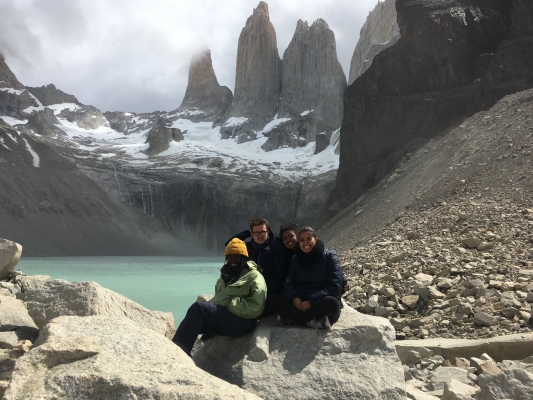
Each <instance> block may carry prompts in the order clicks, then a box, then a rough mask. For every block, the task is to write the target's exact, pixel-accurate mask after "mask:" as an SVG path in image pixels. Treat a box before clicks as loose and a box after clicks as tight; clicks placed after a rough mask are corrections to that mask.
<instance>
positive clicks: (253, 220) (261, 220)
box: [250, 218, 268, 230]
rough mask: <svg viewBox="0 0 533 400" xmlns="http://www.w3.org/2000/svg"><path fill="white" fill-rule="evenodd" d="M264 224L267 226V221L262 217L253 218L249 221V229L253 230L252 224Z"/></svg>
mask: <svg viewBox="0 0 533 400" xmlns="http://www.w3.org/2000/svg"><path fill="white" fill-rule="evenodd" d="M257 225H266V227H267V228H268V221H267V220H266V219H264V218H254V219H252V220H251V221H250V230H253V228H254V226H257Z"/></svg>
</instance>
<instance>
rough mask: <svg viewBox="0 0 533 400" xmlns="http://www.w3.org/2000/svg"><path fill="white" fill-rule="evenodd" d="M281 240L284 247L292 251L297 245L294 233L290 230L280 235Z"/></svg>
mask: <svg viewBox="0 0 533 400" xmlns="http://www.w3.org/2000/svg"><path fill="white" fill-rule="evenodd" d="M281 240H282V241H283V244H284V245H285V247H286V248H288V249H294V248H295V247H296V245H297V244H298V238H297V237H296V232H294V231H293V230H292V229H287V230H286V231H285V232H283V233H282V234H281Z"/></svg>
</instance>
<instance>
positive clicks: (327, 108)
mask: <svg viewBox="0 0 533 400" xmlns="http://www.w3.org/2000/svg"><path fill="white" fill-rule="evenodd" d="M282 77H283V78H282V91H281V99H280V104H279V112H278V117H279V118H296V119H298V118H300V117H301V116H302V114H303V115H306V116H307V119H309V120H310V121H309V122H310V123H309V125H310V129H308V130H307V132H305V133H306V135H305V136H304V134H302V133H304V132H302V131H301V130H300V132H297V131H296V130H295V131H294V133H298V134H299V135H298V136H302V137H304V138H305V139H306V140H307V141H308V142H309V141H315V137H316V134H317V133H320V132H325V131H333V130H335V129H338V128H339V127H340V126H341V123H342V116H343V96H344V91H345V90H346V77H345V75H344V72H343V70H342V67H341V65H340V63H339V61H338V59H337V49H336V44H335V34H334V33H333V31H332V30H331V29H329V26H328V24H327V23H326V22H325V21H324V20H322V19H318V20H316V21H315V22H313V24H312V25H311V26H309V25H308V24H307V22H303V21H302V20H299V21H298V23H297V24H296V30H295V32H294V36H293V38H292V40H291V42H290V43H289V46H288V47H287V49H286V50H285V53H284V54H283V70H282Z"/></svg>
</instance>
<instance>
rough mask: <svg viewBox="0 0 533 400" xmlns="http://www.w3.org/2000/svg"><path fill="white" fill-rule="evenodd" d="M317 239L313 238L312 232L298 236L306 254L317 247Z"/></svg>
mask: <svg viewBox="0 0 533 400" xmlns="http://www.w3.org/2000/svg"><path fill="white" fill-rule="evenodd" d="M317 240H318V239H317V238H316V237H314V236H313V234H312V233H311V232H308V231H304V232H301V233H300V235H299V236H298V243H300V249H302V251H303V252H304V253H309V252H310V251H311V250H313V248H314V247H315V245H316V242H317Z"/></svg>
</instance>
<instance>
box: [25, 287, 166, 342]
mask: <svg viewBox="0 0 533 400" xmlns="http://www.w3.org/2000/svg"><path fill="white" fill-rule="evenodd" d="M25 299H26V304H27V305H28V312H29V314H30V316H31V317H32V318H33V320H34V321H35V323H36V324H37V326H38V327H39V328H41V327H43V326H44V325H46V324H47V323H48V322H49V321H50V320H51V319H53V318H56V317H59V316H67V315H72V316H79V317H85V316H91V315H102V316H107V317H127V318H129V319H131V320H132V321H134V322H136V323H137V324H139V325H142V326H145V327H147V328H150V329H152V330H154V331H156V332H159V333H161V334H163V335H165V336H166V337H168V338H169V339H171V338H172V336H173V335H174V331H175V329H174V317H173V316H172V314H171V313H164V312H161V311H150V310H148V309H147V308H145V307H143V306H141V305H140V304H137V303H135V302H134V301H132V300H130V299H128V298H126V297H124V296H122V295H121V294H118V293H115V292H113V291H112V290H109V289H106V288H103V287H102V286H100V285H98V284H97V283H95V282H92V281H84V282H74V283H71V282H67V281H65V280H61V279H56V280H51V281H45V282H44V283H43V284H40V285H39V284H36V285H33V286H28V289H27V290H26V292H25Z"/></svg>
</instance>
